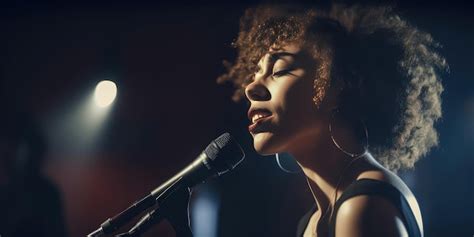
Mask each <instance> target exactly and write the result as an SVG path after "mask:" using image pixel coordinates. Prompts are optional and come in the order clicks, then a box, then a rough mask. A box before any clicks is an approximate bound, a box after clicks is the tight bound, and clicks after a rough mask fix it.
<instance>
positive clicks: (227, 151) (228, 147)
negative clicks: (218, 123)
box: [204, 133, 245, 176]
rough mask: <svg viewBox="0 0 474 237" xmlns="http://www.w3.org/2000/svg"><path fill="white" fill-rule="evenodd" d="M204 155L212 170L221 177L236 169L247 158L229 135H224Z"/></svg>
mask: <svg viewBox="0 0 474 237" xmlns="http://www.w3.org/2000/svg"><path fill="white" fill-rule="evenodd" d="M204 153H205V154H206V156H207V158H208V162H209V164H210V166H211V169H212V170H213V171H214V172H216V173H217V174H218V175H219V176H220V175H222V174H224V173H226V172H227V171H229V170H232V169H234V168H235V167H236V166H237V165H239V164H240V162H242V161H243V160H244V158H245V153H244V150H243V149H242V147H240V145H239V143H237V142H236V141H235V139H234V138H233V137H232V136H231V135H230V134H229V133H224V134H222V135H220V136H219V137H218V138H216V139H215V140H214V141H212V142H211V143H210V144H209V145H208V146H207V147H206V150H204Z"/></svg>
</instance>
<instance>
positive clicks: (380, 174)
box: [348, 164, 423, 235]
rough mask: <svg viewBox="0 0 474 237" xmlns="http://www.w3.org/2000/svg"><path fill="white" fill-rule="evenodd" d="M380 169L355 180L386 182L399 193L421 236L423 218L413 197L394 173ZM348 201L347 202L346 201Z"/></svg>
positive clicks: (361, 175) (364, 173)
mask: <svg viewBox="0 0 474 237" xmlns="http://www.w3.org/2000/svg"><path fill="white" fill-rule="evenodd" d="M378 165H379V167H380V169H375V170H370V171H367V172H363V173H361V174H360V175H359V176H358V178H357V179H361V178H366V179H375V180H379V181H382V182H386V183H388V184H390V185H392V186H393V187H395V188H396V189H397V190H398V191H400V193H401V194H402V195H403V196H404V197H405V199H406V200H407V202H408V205H409V206H410V209H411V211H412V212H413V215H414V217H415V219H416V222H417V224H418V227H419V228H420V231H421V233H422V235H423V218H422V215H421V210H420V206H419V205H418V201H417V200H416V197H415V195H414V194H413V192H412V191H411V190H410V188H409V187H408V186H407V185H406V184H405V182H404V181H403V180H402V179H401V178H400V177H398V176H397V175H396V174H395V173H393V172H391V171H390V170H387V169H385V168H384V167H382V166H381V165H380V164H378ZM348 201H349V200H348Z"/></svg>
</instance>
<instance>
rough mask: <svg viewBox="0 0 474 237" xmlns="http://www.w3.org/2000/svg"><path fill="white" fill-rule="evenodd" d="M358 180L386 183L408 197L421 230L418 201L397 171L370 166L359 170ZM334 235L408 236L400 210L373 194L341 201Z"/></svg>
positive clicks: (337, 236)
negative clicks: (365, 169) (368, 168)
mask: <svg viewBox="0 0 474 237" xmlns="http://www.w3.org/2000/svg"><path fill="white" fill-rule="evenodd" d="M357 179H374V180H378V181H382V182H386V183H388V184H390V185H392V186H393V187H395V188H396V189H397V190H399V191H400V193H401V194H402V195H403V196H404V197H405V199H406V200H407V202H408V204H409V206H410V208H411V211H412V212H413V214H414V216H415V219H416V221H417V223H418V226H419V227H420V231H421V232H422V233H423V224H422V218H421V212H420V208H419V206H418V202H417V200H416V198H415V196H414V195H413V193H412V192H411V190H410V189H409V187H408V186H407V185H406V184H405V183H404V182H403V180H402V179H401V178H399V177H398V176H397V175H396V174H394V173H392V172H390V171H389V170H387V169H384V168H380V169H372V170H369V171H367V172H363V173H361V174H360V175H359V176H358V177H357ZM336 215H337V216H336V226H335V230H336V232H335V234H336V237H344V236H355V237H357V236H408V230H407V227H406V226H405V224H404V222H403V217H402V213H400V211H399V210H398V209H397V207H396V206H395V205H394V204H393V203H392V202H391V201H390V200H388V199H386V198H384V197H381V196H376V195H370V196H369V195H359V196H355V197H352V198H350V199H348V200H346V201H344V202H343V203H342V205H341V206H340V207H339V210H338V212H337V213H336Z"/></svg>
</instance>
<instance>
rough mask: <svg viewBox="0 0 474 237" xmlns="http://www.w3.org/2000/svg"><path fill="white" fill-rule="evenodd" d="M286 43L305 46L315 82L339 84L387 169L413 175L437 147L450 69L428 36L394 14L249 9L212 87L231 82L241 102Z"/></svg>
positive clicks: (372, 9) (362, 9) (337, 7)
mask: <svg viewBox="0 0 474 237" xmlns="http://www.w3.org/2000/svg"><path fill="white" fill-rule="evenodd" d="M290 42H303V43H304V44H306V45H308V44H309V45H311V51H313V52H312V55H313V57H314V58H315V59H316V62H317V65H315V70H317V72H318V73H317V74H318V81H319V82H321V81H323V82H328V83H327V84H328V85H331V84H332V83H331V82H332V81H333V80H335V78H338V79H341V80H343V81H344V82H345V83H344V85H345V86H344V89H343V92H342V93H341V95H340V97H341V105H340V107H341V108H347V109H348V110H350V113H351V114H357V115H358V116H360V117H361V118H363V120H364V121H365V124H366V125H367V128H368V131H369V144H370V150H371V152H372V153H373V154H374V157H375V158H376V159H377V160H379V162H381V163H382V164H383V165H384V166H385V167H387V168H388V169H390V170H392V171H397V170H399V169H406V168H413V166H414V164H415V162H416V161H417V160H419V159H420V158H421V157H422V156H424V155H426V154H427V152H428V151H429V150H430V149H431V148H432V147H434V146H436V145H437V144H438V134H437V132H436V129H435V128H434V123H435V122H436V121H437V120H438V119H439V118H440V117H441V114H442V111H441V93H442V91H443V86H442V83H441V79H440V73H441V72H446V71H448V70H449V68H448V65H447V63H446V61H445V59H444V58H443V57H442V56H440V55H439V54H438V53H437V52H436V49H437V48H439V47H440V45H439V44H438V43H437V42H435V41H434V40H433V38H432V37H431V35H430V34H428V33H426V32H423V31H420V30H419V29H417V28H416V27H414V26H412V25H410V24H409V23H408V22H407V21H406V20H404V19H403V18H402V17H400V16H399V15H398V14H396V13H395V12H394V10H393V8H392V7H390V6H360V5H353V6H346V5H341V4H334V5H332V6H331V7H328V8H323V9H318V8H316V7H312V6H298V5H262V6H258V7H255V8H251V9H247V10H246V11H245V14H244V15H243V16H242V18H241V21H240V32H239V35H238V38H237V39H236V40H235V42H233V46H234V47H235V48H237V50H238V56H237V59H236V61H235V63H229V62H227V61H225V62H224V66H226V68H227V70H228V71H227V73H225V74H223V75H221V76H220V77H219V78H218V79H217V81H218V83H224V82H226V81H230V82H232V83H233V84H234V85H235V87H236V91H235V93H234V95H233V100H234V101H236V102H237V101H239V100H240V99H241V98H243V97H244V90H245V87H246V86H247V85H248V83H249V82H250V81H251V80H252V77H253V75H254V73H255V71H256V69H257V63H258V60H259V59H260V58H261V57H262V56H263V55H265V54H266V53H267V52H268V49H269V48H270V47H274V46H275V45H276V46H283V45H284V44H286V43H290ZM323 84H324V83H323ZM315 90H317V89H316V88H315ZM315 93H316V94H318V93H319V94H321V91H315Z"/></svg>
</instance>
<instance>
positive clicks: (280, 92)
mask: <svg viewBox="0 0 474 237" xmlns="http://www.w3.org/2000/svg"><path fill="white" fill-rule="evenodd" d="M310 55H311V54H310V53H309V52H308V50H307V49H306V48H304V47H303V46H301V45H299V44H296V43H293V44H287V45H286V46H283V47H280V48H279V49H270V50H269V52H268V53H267V54H266V55H264V56H263V57H262V58H261V59H260V61H259V63H258V66H259V71H258V72H257V73H256V74H255V76H254V79H253V81H252V82H251V83H250V84H249V85H248V86H247V87H246V88H245V94H246V97H247V99H248V100H249V101H250V104H251V105H250V109H253V108H256V109H263V110H262V111H261V112H260V113H258V112H257V113H256V115H255V113H251V114H250V116H251V117H250V121H251V122H250V123H251V125H250V126H249V132H250V133H251V135H252V137H253V141H254V148H255V150H256V151H257V152H258V153H259V154H261V155H270V154H275V153H278V152H291V151H292V150H296V149H301V147H298V146H301V145H303V144H304V143H305V142H306V144H308V141H309V140H313V139H314V138H315V136H318V134H319V131H320V130H321V127H322V126H321V122H319V120H320V119H319V117H320V115H319V114H320V112H319V110H318V109H317V108H316V106H315V105H314V104H313V100H312V98H313V95H314V92H313V91H314V89H313V81H314V79H315V78H316V61H315V60H314V59H313V57H311V56H310ZM257 111H258V110H257ZM259 117H261V118H259Z"/></svg>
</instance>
